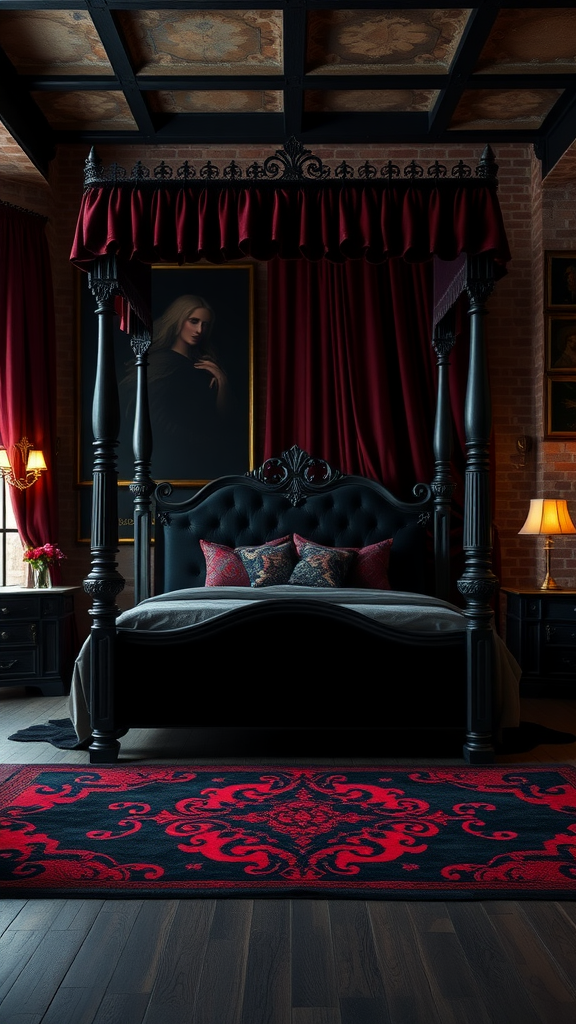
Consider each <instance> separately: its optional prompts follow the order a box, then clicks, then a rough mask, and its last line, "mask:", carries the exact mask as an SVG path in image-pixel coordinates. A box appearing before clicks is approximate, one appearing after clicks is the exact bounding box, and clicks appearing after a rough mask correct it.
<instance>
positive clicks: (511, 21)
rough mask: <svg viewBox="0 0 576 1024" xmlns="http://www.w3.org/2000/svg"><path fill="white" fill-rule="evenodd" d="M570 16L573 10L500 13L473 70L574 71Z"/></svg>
mask: <svg viewBox="0 0 576 1024" xmlns="http://www.w3.org/2000/svg"><path fill="white" fill-rule="evenodd" d="M574 15H575V11H574V9H563V8H549V9H547V10H545V11H542V10H528V11H523V10H505V11H500V13H499V15H498V17H497V19H496V23H495V25H494V28H493V30H492V32H491V34H490V37H489V39H488V41H487V43H486V46H485V47H484V50H483V51H482V54H481V57H480V60H479V61H478V64H477V66H476V71H479V72H500V73H501V74H510V73H516V74H517V73H518V72H526V71H530V72H531V73H533V74H538V73H540V74H542V73H544V72H549V71H564V72H566V73H571V72H574V71H576V18H575V16H574Z"/></svg>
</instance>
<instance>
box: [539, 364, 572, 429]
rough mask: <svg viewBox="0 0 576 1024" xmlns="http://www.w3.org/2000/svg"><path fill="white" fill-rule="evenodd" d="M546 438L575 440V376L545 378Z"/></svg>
mask: <svg viewBox="0 0 576 1024" xmlns="http://www.w3.org/2000/svg"><path fill="white" fill-rule="evenodd" d="M546 399H547V402H546V405H547V408H546V437H547V438H561V437H565V438H576V375H574V376H571V377H568V376H564V377H553V376H548V378H547V395H546Z"/></svg>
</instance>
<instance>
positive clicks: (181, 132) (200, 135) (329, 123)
mask: <svg viewBox="0 0 576 1024" xmlns="http://www.w3.org/2000/svg"><path fill="white" fill-rule="evenodd" d="M426 127H427V115H426V114H409V115H407V114H404V113H387V114H372V113H370V114H351V113H331V114H326V115H322V114H305V115H304V117H303V119H302V126H301V130H300V132H299V134H298V136H297V137H298V138H299V139H300V141H301V142H303V143H304V144H305V145H310V146H314V145H315V144H319V143H326V144H329V145H330V144H337V143H342V144H345V143H350V144H362V143H367V142H373V143H386V144H388V143H390V144H396V143H397V144H404V143H405V144H407V145H420V144H421V143H422V141H423V140H425V138H426V136H425V132H426ZM497 137H498V140H499V141H501V142H512V141H516V142H520V143H528V144H533V143H534V142H535V141H536V139H537V133H536V132H534V131H519V130H518V129H513V130H511V131H505V130H504V131H499V132H498V133H497ZM286 138H289V136H287V135H286V134H285V126H284V118H283V116H282V114H196V113H195V114H176V115H174V116H172V117H169V118H166V120H165V121H164V123H162V124H161V125H159V126H158V129H157V133H156V142H157V143H159V144H163V145H172V144H179V145H181V144H182V143H187V144H188V145H200V144H208V143H215V144H218V143H223V144H226V143H231V144H236V145H241V144H243V143H255V144H259V143H273V144H277V143H279V142H282V141H283V140H285V139H286ZM55 141H56V142H57V143H62V144H64V143H66V144H67V143H73V142H83V143H85V144H86V145H96V146H97V145H98V144H99V143H104V142H110V143H117V144H123V143H128V144H130V143H139V142H141V141H142V140H141V136H140V135H139V133H138V132H122V131H103V130H101V131H81V132H75V131H74V132H66V131H60V132H58V133H55ZM436 141H440V142H442V144H446V145H450V144H455V143H460V142H465V143H468V144H470V145H474V146H479V147H481V148H482V149H483V148H484V146H485V144H486V131H485V130H484V129H483V130H481V131H470V130H468V131H466V130H462V131H446V132H444V133H443V134H442V135H441V136H440V139H439V140H436ZM358 156H359V158H361V156H362V151H361V150H359V153H358Z"/></svg>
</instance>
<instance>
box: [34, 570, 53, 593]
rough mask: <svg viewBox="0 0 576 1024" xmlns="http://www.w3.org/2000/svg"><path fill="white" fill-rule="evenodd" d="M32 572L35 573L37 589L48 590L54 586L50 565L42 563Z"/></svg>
mask: <svg viewBox="0 0 576 1024" xmlns="http://www.w3.org/2000/svg"><path fill="white" fill-rule="evenodd" d="M32 572H33V575H34V588H35V589H36V590H47V589H48V588H49V587H51V586H52V577H51V575H50V566H49V565H41V566H40V567H39V568H38V569H33V570H32Z"/></svg>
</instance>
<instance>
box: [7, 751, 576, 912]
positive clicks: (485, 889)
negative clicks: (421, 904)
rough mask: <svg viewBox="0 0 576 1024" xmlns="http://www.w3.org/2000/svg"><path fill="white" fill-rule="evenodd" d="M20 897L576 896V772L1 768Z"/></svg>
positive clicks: (10, 859)
mask: <svg viewBox="0 0 576 1024" xmlns="http://www.w3.org/2000/svg"><path fill="white" fill-rule="evenodd" d="M23 895H28V896H34V897H42V896H52V897H54V896H56V897H60V896H66V897H78V896H82V897H84V896H95V897H102V896H121V897H127V896H137V897H144V896H158V897H165V898H166V897H198V896H200V897H209V896H234V897H239V896H251V897H258V896H267V897H279V896H295V897H298V896H300V897H318V896H321V897H322V896H323V897H326V898H328V897H331V898H344V897H353V898H356V899H366V898H368V899H403V900H406V899H497V898H503V899H509V898H516V899H526V898H528V899H535V898H543V899H573V898H574V896H575V895H576V769H575V768H574V767H572V766H568V765H550V766H546V765H539V766H532V765H518V766H510V765H500V766H492V765H490V766H486V767H485V766H481V767H472V766H463V767H446V766H438V767H428V766H425V767H422V766H420V767H413V768H407V767H397V766H393V767H388V766H383V767H380V768H374V767H373V766H370V767H361V766H359V767H353V768H350V767H346V768H333V767H327V766H313V767H294V766H269V765H268V766H261V767H253V766H229V765H220V766H218V765H216V766H202V767H193V766H191V767H188V766H182V765H176V766H175V765H166V766H163V765H158V764H154V765H139V766H138V765H114V766H93V765H90V766H87V767H83V766H82V767H79V766H78V765H61V764H59V765H18V766H17V765H2V766H0V897H7V896H18V897H21V896H23Z"/></svg>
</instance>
